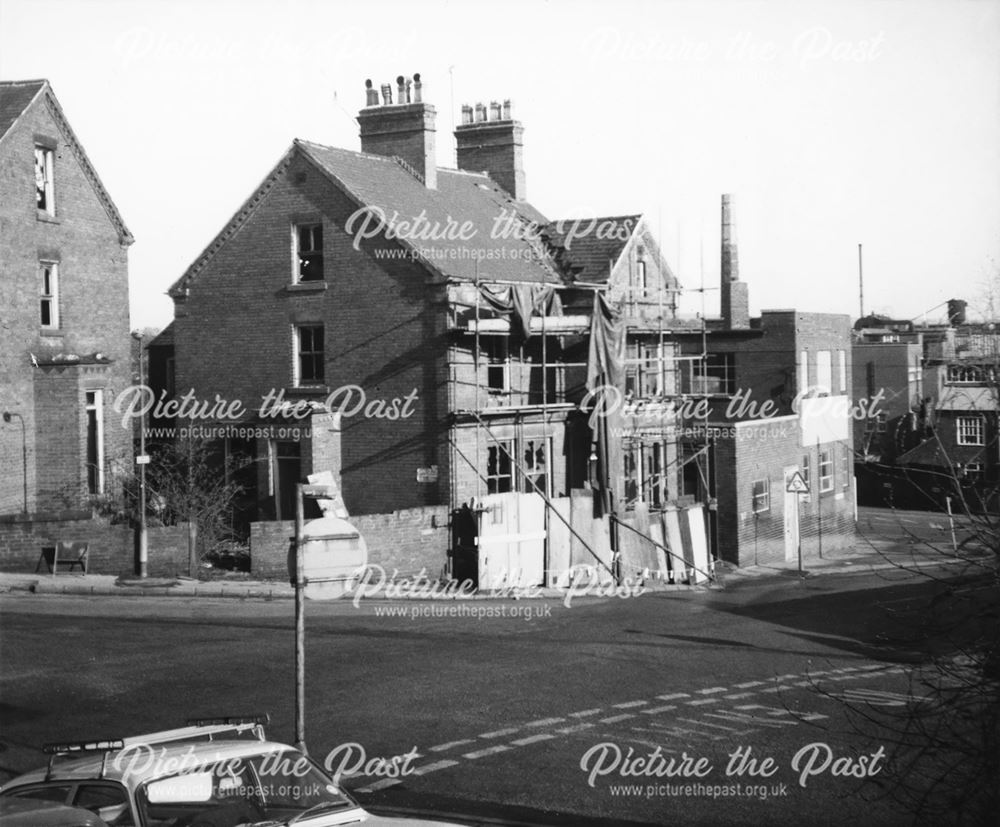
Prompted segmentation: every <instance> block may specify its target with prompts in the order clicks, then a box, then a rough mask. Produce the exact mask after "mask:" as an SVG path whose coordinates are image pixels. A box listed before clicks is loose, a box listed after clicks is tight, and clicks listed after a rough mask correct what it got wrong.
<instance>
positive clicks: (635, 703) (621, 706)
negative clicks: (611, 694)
mask: <svg viewBox="0 0 1000 827" xmlns="http://www.w3.org/2000/svg"><path fill="white" fill-rule="evenodd" d="M648 703H649V701H627V702H626V703H623V704H611V706H612V707H614V708H615V709H632V708H634V707H637V706H645V705H646V704H648Z"/></svg>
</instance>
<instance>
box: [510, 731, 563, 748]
mask: <svg viewBox="0 0 1000 827" xmlns="http://www.w3.org/2000/svg"><path fill="white" fill-rule="evenodd" d="M555 737H556V736H555V735H549V734H548V733H547V732H542V733H539V734H538V735H530V736H528V737H527V738H518V739H517V740H516V741H511V743H512V744H514V745H515V746H519V747H524V746H527V745H528V744H537V743H538V742H539V741H551V740H552V739H553V738H555Z"/></svg>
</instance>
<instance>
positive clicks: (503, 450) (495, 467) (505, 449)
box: [486, 441, 514, 494]
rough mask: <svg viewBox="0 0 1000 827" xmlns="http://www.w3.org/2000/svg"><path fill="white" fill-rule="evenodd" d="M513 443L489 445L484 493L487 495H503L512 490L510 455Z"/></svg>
mask: <svg viewBox="0 0 1000 827" xmlns="http://www.w3.org/2000/svg"><path fill="white" fill-rule="evenodd" d="M513 451H514V443H513V442H509V441H501V442H500V443H499V444H496V445H490V446H489V449H488V451H487V455H486V491H487V493H489V494H504V493H506V492H508V491H513V490H514V474H513V468H512V466H511V460H510V458H511V454H512V453H513Z"/></svg>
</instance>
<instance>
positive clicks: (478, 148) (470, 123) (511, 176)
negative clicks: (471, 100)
mask: <svg viewBox="0 0 1000 827" xmlns="http://www.w3.org/2000/svg"><path fill="white" fill-rule="evenodd" d="M523 135H524V127H523V126H521V124H520V122H519V121H515V120H514V119H513V118H512V117H511V111H510V100H505V101H504V102H503V104H500V103H499V102H498V101H491V102H490V106H489V109H488V110H487V108H486V105H485V104H483V103H477V104H476V106H475V110H473V108H472V107H471V106H469V105H468V104H465V105H463V106H462V123H461V125H460V126H458V127H456V128H455V141H456V143H457V145H458V153H457V154H458V168H459V169H461V170H465V171H466V172H484V171H485V172H486V173H487V174H488V175H489V176H490V178H492V179H493V180H494V181H496V182H497V183H498V184H499V185H500V186H501V187H503V188H504V189H505V190H507V192H508V193H510V195H511V197H512V198H513V199H514V200H515V201H524V200H525V198H526V197H527V195H526V188H525V184H524V162H523V160H522V151H523V146H524V143H523V139H522V136H523Z"/></svg>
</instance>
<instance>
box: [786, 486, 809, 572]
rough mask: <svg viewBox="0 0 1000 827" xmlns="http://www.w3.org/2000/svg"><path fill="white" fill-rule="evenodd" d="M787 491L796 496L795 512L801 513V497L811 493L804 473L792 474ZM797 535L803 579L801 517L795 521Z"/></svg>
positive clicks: (796, 540) (800, 570)
mask: <svg viewBox="0 0 1000 827" xmlns="http://www.w3.org/2000/svg"><path fill="white" fill-rule="evenodd" d="M785 490H786V491H787V492H789V493H790V494H794V495H795V510H796V512H798V511H800V510H801V509H800V508H799V503H800V502H801V497H802V495H803V494H808V493H809V483H807V482H806V481H805V479H804V478H803V477H802V473H801V472H799V471H796V472H795V473H794V474H792V475H791V476H790V477H789V478H788V482H787V483H785ZM795 533H796V535H797V536H796V538H795V543H796V546H797V547H798V553H799V577H802V520H801V517H800V519H797V520H796V521H795Z"/></svg>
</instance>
